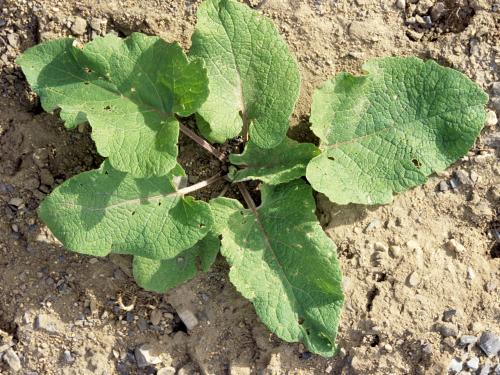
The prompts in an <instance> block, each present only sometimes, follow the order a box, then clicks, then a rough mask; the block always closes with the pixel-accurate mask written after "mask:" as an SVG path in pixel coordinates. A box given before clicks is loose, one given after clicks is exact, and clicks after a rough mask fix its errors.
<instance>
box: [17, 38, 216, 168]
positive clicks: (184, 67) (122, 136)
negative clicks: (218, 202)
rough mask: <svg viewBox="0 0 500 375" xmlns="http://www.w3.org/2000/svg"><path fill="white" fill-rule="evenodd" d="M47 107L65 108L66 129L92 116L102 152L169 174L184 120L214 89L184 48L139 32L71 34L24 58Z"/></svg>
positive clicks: (121, 163)
mask: <svg viewBox="0 0 500 375" xmlns="http://www.w3.org/2000/svg"><path fill="white" fill-rule="evenodd" d="M17 63H18V64H19V65H21V67H22V69H23V72H24V74H25V75H26V78H27V79H28V82H29V83H30V85H31V86H32V88H33V90H34V91H35V92H36V93H37V94H38V95H39V96H40V99H41V102H42V106H43V108H44V109H45V110H46V111H53V110H55V109H56V108H61V118H62V119H63V120H64V121H65V125H66V127H68V128H73V127H75V126H76V125H78V124H79V123H81V122H83V121H86V120H88V121H89V122H90V124H91V126H92V138H93V139H94V141H95V143H96V146H97V150H98V151H99V153H100V154H101V155H103V156H107V157H109V161H110V163H111V164H112V165H113V167H114V168H116V169H118V170H121V171H125V172H130V173H132V174H133V175H134V176H136V177H147V176H151V175H165V174H167V173H168V172H169V171H170V170H171V169H172V168H173V167H174V166H175V164H176V158H177V152H178V151H177V140H178V136H179V124H178V122H177V120H176V118H175V116H174V114H176V113H177V114H179V115H181V116H187V115H190V114H192V113H194V112H195V111H196V110H197V109H198V108H199V106H200V105H201V103H202V102H203V101H204V100H205V99H206V97H207V95H208V81H207V76H206V70H205V69H204V68H203V66H202V62H201V60H193V61H191V62H188V60H187V57H186V56H185V55H184V52H183V51H182V49H181V47H179V45H177V44H173V43H172V44H170V43H167V42H165V41H164V40H162V39H160V38H158V37H152V36H146V35H143V34H139V33H134V34H132V35H131V36H130V37H128V38H127V39H121V38H118V37H116V36H114V35H111V34H110V35H107V36H105V37H98V38H96V39H94V40H93V41H92V42H90V43H88V44H87V45H86V46H85V47H84V48H83V49H80V48H77V47H76V46H75V41H73V40H72V39H60V40H55V41H50V42H46V43H43V44H40V45H37V46H35V47H33V48H30V49H28V50H27V51H26V52H25V53H24V54H23V55H22V56H21V57H20V58H19V59H18V60H17Z"/></svg>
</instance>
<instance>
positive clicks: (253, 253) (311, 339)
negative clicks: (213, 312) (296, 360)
mask: <svg viewBox="0 0 500 375" xmlns="http://www.w3.org/2000/svg"><path fill="white" fill-rule="evenodd" d="M211 206H212V208H213V210H214V212H217V213H216V214H215V216H216V219H215V221H216V223H217V224H216V225H215V229H219V230H221V231H222V248H221V253H222V255H223V256H225V257H226V258H227V260H228V262H229V264H230V266H231V269H230V272H229V277H230V280H231V282H232V283H233V284H234V285H235V286H236V288H237V289H238V291H239V292H240V293H241V294H242V295H243V296H244V297H245V298H247V299H249V300H250V301H252V303H253V304H254V306H255V309H256V311H257V314H258V315H259V317H260V318H261V319H262V321H263V322H264V323H265V324H266V325H267V326H268V327H269V328H270V330H271V331H273V332H274V333H275V334H276V335H278V336H279V337H280V338H282V339H283V340H285V341H302V342H303V343H304V344H305V345H306V346H307V348H308V349H309V350H310V351H312V352H314V353H318V354H321V355H324V356H331V355H333V353H334V352H335V337H336V335H337V327H338V325H339V319H340V312H341V308H342V304H343V295H342V287H341V273H340V269H339V265H338V263H337V252H336V247H335V244H334V243H333V242H332V241H331V240H330V239H329V238H328V237H327V235H326V234H325V233H324V232H323V230H322V228H321V226H320V225H319V223H318V221H317V218H316V215H315V209H316V207H315V202H314V198H313V196H312V190H311V188H310V186H309V185H307V184H306V183H305V182H304V181H302V180H295V181H292V182H289V183H287V184H281V185H274V186H273V185H263V186H262V204H261V206H260V207H258V208H257V209H256V211H252V210H250V209H244V208H243V207H242V206H241V205H240V204H238V206H239V207H238V208H236V207H234V206H235V201H234V200H228V199H227V198H218V199H215V200H212V201H211Z"/></svg>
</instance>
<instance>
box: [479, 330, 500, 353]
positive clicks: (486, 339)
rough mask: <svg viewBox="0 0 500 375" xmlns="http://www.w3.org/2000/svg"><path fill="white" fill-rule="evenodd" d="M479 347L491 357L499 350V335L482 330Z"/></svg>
mask: <svg viewBox="0 0 500 375" xmlns="http://www.w3.org/2000/svg"><path fill="white" fill-rule="evenodd" d="M479 347H480V348H481V349H482V350H483V352H484V354H486V356H488V358H491V357H493V356H495V355H497V353H498V352H500V337H499V336H497V335H495V334H494V333H492V332H483V334H482V335H481V337H480V338H479Z"/></svg>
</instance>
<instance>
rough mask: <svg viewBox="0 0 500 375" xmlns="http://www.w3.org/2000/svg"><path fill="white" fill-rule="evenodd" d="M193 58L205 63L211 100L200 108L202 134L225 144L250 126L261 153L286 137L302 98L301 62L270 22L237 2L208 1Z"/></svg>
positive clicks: (194, 39)
mask: <svg viewBox="0 0 500 375" xmlns="http://www.w3.org/2000/svg"><path fill="white" fill-rule="evenodd" d="M190 55H191V56H194V57H199V58H201V59H203V60H204V61H205V65H206V67H207V72H208V77H209V89H210V95H209V96H208V99H207V101H206V102H205V103H204V104H203V105H202V106H201V108H200V109H199V111H198V112H199V114H200V115H201V117H202V118H203V119H204V120H205V121H206V122H207V123H208V124H209V127H208V126H207V124H205V123H204V122H202V127H201V130H202V132H203V134H204V135H205V136H206V137H207V138H209V139H210V140H213V141H215V142H219V143H223V142H224V141H226V140H227V139H230V138H233V137H235V136H237V135H238V134H240V133H241V131H242V128H243V126H244V124H247V125H249V134H250V139H251V140H252V141H253V142H255V144H257V145H258V146H260V147H262V148H271V147H274V146H276V145H278V144H279V143H280V142H281V141H282V140H283V138H285V135H286V131H287V129H288V119H289V117H290V115H291V114H292V111H293V108H294V105H295V102H296V100H297V98H298V94H299V86H300V75H299V70H298V67H297V63H296V61H295V59H294V58H293V56H292V55H291V54H290V52H289V50H288V47H287V46H286V44H285V42H284V41H283V40H282V39H281V37H280V35H279V34H278V31H277V30H276V28H275V26H274V25H273V24H272V22H271V21H269V20H267V19H266V18H264V17H262V16H260V15H259V14H258V13H257V12H255V11H253V10H252V9H250V8H249V7H247V6H246V5H243V4H240V3H238V2H237V1H236V0H206V1H204V2H203V3H202V4H201V5H200V7H199V9H198V23H197V25H196V30H195V32H194V34H193V37H192V47H191V50H190Z"/></svg>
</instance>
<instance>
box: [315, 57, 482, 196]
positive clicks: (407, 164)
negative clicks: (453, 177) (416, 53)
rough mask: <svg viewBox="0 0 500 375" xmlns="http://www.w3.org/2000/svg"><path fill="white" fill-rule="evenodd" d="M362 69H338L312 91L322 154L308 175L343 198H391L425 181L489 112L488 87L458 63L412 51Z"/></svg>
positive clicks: (464, 147)
mask: <svg viewBox="0 0 500 375" xmlns="http://www.w3.org/2000/svg"><path fill="white" fill-rule="evenodd" d="M363 69H364V70H365V71H366V72H367V75H365V76H361V77H355V76H352V75H350V74H348V73H340V74H339V75H337V76H336V77H334V78H333V79H332V80H330V81H327V82H326V83H324V84H323V85H322V86H321V87H320V88H319V89H318V90H317V91H316V93H315V95H314V97H313V104H312V110H311V122H312V130H313V131H314V133H315V134H316V135H317V136H318V137H319V138H320V139H321V145H320V148H321V149H322V154H321V155H320V156H318V157H316V158H314V159H313V160H312V161H311V162H310V163H309V165H308V167H307V179H308V180H309V181H310V183H311V185H312V186H313V187H314V189H316V190H318V191H320V192H322V193H324V194H325V195H327V196H328V198H329V199H330V200H331V201H333V202H336V203H340V204H347V203H350V202H353V203H362V204H381V203H387V202H389V201H391V199H392V195H393V193H398V192H401V191H404V190H406V189H408V188H410V187H413V186H416V185H419V184H422V183H424V182H425V181H426V180H427V176H428V175H430V174H431V173H433V172H438V171H442V170H444V169H445V168H446V167H448V166H449V165H450V164H452V163H453V162H454V161H456V160H457V159H458V158H460V157H461V156H463V155H464V154H465V153H467V151H468V150H469V148H470V147H471V146H472V145H473V144H474V140H475V139H476V137H477V136H478V134H479V132H480V130H481V128H482V127H483V124H484V120H485V111H484V106H485V104H486V102H487V101H488V97H487V95H486V94H485V93H484V92H483V91H482V90H481V89H480V88H479V87H478V86H477V85H476V84H474V83H473V82H472V81H470V80H469V79H468V78H467V77H466V76H464V75H463V74H461V73H459V72H458V71H455V70H453V69H449V68H444V67H442V66H439V65H438V64H437V63H436V62H434V61H431V60H429V61H425V62H424V61H422V60H420V59H418V58H414V57H410V58H402V57H391V58H383V59H376V60H371V61H369V62H367V63H366V64H365V65H364V66H363Z"/></svg>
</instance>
